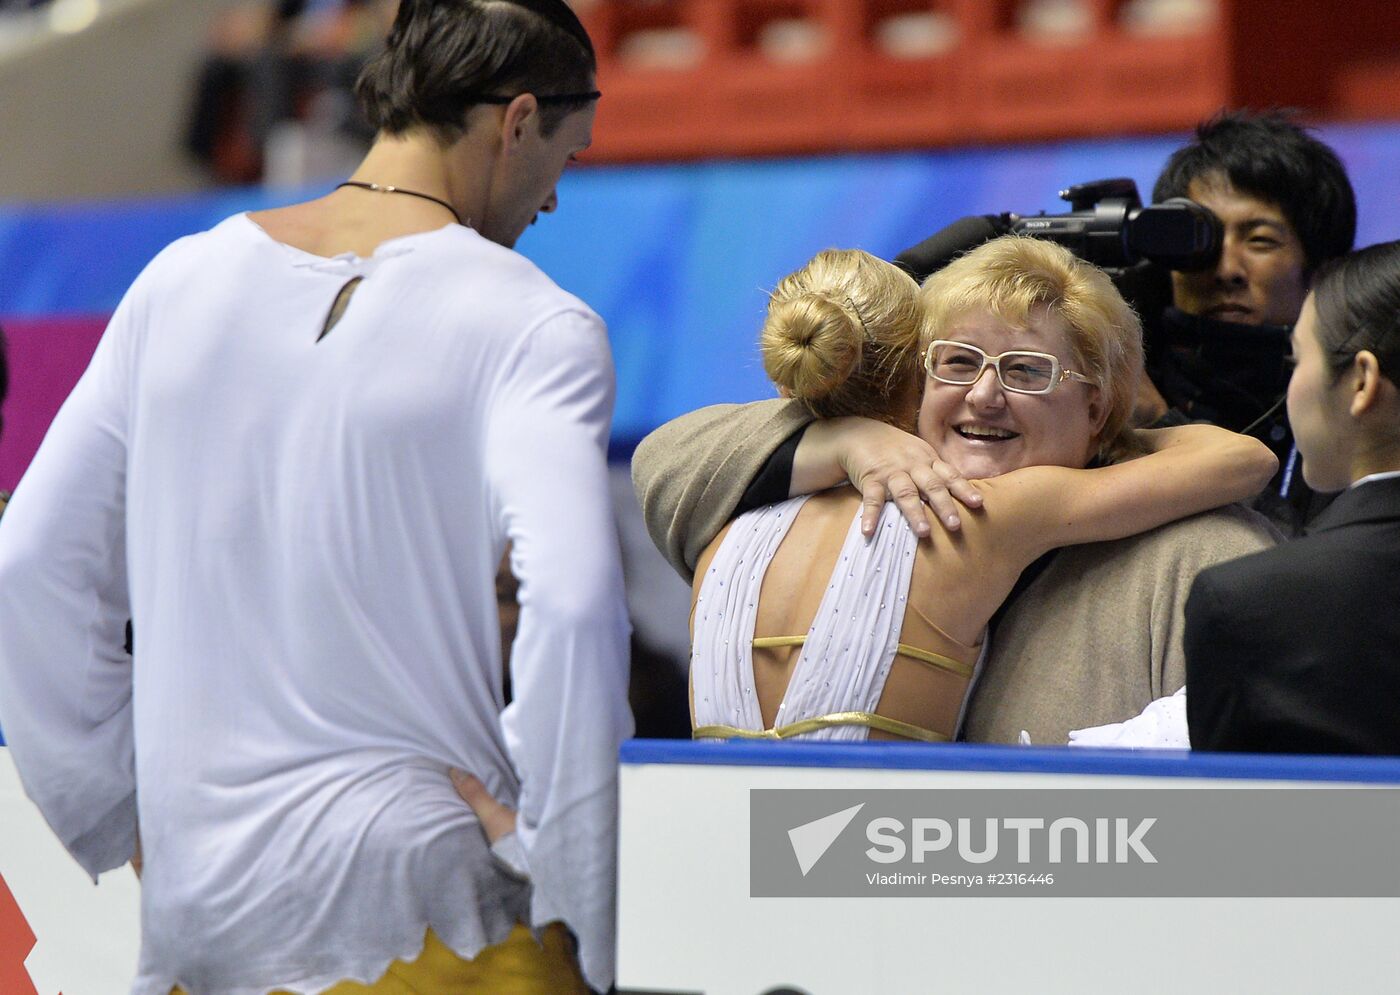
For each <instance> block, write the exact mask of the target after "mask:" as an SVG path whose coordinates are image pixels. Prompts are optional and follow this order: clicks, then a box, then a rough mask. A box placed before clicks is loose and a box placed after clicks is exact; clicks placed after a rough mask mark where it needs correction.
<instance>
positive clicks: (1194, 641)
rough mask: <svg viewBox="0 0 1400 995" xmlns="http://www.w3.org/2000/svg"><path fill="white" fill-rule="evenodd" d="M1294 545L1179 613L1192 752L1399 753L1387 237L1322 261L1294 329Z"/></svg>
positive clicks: (1398, 469)
mask: <svg viewBox="0 0 1400 995" xmlns="http://www.w3.org/2000/svg"><path fill="white" fill-rule="evenodd" d="M1292 358H1293V362H1294V364H1295V365H1294V370H1293V377H1292V379H1291V380H1290V382H1289V384H1288V421H1289V423H1290V424H1291V425H1292V427H1293V433H1294V438H1295V439H1296V441H1297V446H1298V452H1299V454H1300V455H1301V456H1302V458H1303V477H1304V479H1305V480H1306V481H1307V482H1308V486H1310V487H1312V488H1313V489H1314V490H1318V491H1341V494H1340V495H1338V497H1337V499H1336V500H1335V501H1333V502H1332V504H1331V505H1330V506H1328V508H1327V510H1326V511H1324V512H1323V513H1322V514H1321V515H1320V516H1319V517H1318V518H1317V519H1316V520H1315V521H1314V522H1313V523H1312V524H1311V525H1309V526H1308V534H1307V536H1306V537H1305V538H1302V539H1298V540H1296V541H1294V542H1290V543H1287V544H1285V545H1282V546H1279V547H1277V548H1275V549H1272V550H1268V551H1266V552H1263V553H1258V554H1256V555H1253V556H1248V557H1245V558H1243V559H1239V560H1236V561H1234V562H1232V563H1226V564H1222V565H1220V566H1217V567H1213V568H1211V569H1209V570H1206V571H1204V572H1203V573H1202V574H1201V575H1200V576H1199V577H1198V578H1197V579H1196V584H1195V586H1194V587H1193V589H1192V591H1191V598H1190V600H1189V601H1188V602H1187V605H1186V653H1187V657H1186V663H1187V671H1188V675H1189V686H1190V688H1191V690H1190V693H1189V694H1188V695H1187V698H1188V701H1187V713H1188V718H1189V720H1190V729H1191V743H1192V745H1193V746H1194V747H1196V748H1198V749H1215V750H1246V751H1255V752H1292V753H1384V754H1395V753H1400V612H1397V611H1396V578H1397V577H1400V386H1397V384H1400V242H1387V243H1385V244H1382V245H1374V246H1371V247H1370V248H1367V249H1363V250H1361V251H1360V252H1356V253H1353V254H1352V255H1350V256H1346V257H1344V258H1342V259H1340V260H1337V261H1335V262H1332V263H1328V264H1326V265H1324V267H1323V268H1322V269H1321V270H1320V272H1319V273H1318V274H1317V276H1316V278H1315V279H1314V282H1313V290H1312V293H1311V294H1309V295H1308V297H1307V300H1306V301H1305V302H1304V304H1303V311H1302V314H1301V315H1300V316H1299V319H1298V324H1297V326H1296V327H1295V328H1294V329H1293V357H1292Z"/></svg>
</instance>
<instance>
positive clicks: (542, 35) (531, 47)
mask: <svg viewBox="0 0 1400 995" xmlns="http://www.w3.org/2000/svg"><path fill="white" fill-rule="evenodd" d="M596 71H597V57H596V56H595V55H594V52H593V43H592V42H591V41H589V39H588V32H587V31H585V30H584V28H583V25H582V24H580V23H579V19H578V17H577V16H575V15H574V12H573V11H572V10H570V9H569V7H568V5H567V4H565V3H564V0H402V2H401V3H400V4H399V10H398V15H397V16H396V17H395V18H394V26H393V28H392V29H390V31H389V38H388V41H387V42H386V43H385V48H384V51H383V52H381V53H380V54H379V55H377V56H376V57H375V58H374V59H372V60H371V61H370V62H369V64H368V65H367V66H365V69H364V71H363V72H362V73H361V74H360V79H359V81H358V82H357V83H356V84H355V95H356V97H357V98H358V99H359V102H360V108H361V110H362V111H363V112H364V115H365V118H366V119H367V120H368V121H369V124H370V125H371V126H372V127H373V128H374V129H375V130H376V131H384V132H387V133H388V134H391V135H397V134H401V133H403V132H405V131H407V130H408V129H410V128H413V127H415V126H423V125H426V126H428V127H430V128H432V129H434V130H435V131H437V133H438V136H439V138H440V139H441V140H442V141H443V142H444V143H445V144H450V143H451V142H453V141H456V140H457V139H458V138H460V137H461V135H462V132H463V130H464V128H465V116H466V113H467V111H468V110H469V109H470V108H471V107H472V105H474V104H477V103H499V102H500V101H499V100H494V101H489V100H483V99H482V98H483V97H496V98H500V97H515V96H517V95H519V94H521V93H533V94H534V95H535V96H536V97H537V98H542V100H541V104H540V131H541V133H542V134H543V135H544V136H545V137H549V135H550V134H552V133H553V131H554V129H556V128H557V127H559V124H560V122H562V121H563V120H564V118H566V117H568V115H569V114H571V113H572V112H574V111H576V110H579V109H580V108H581V107H583V106H585V105H586V104H587V103H588V102H589V100H590V99H591V98H590V97H589V96H587V94H588V93H589V91H591V90H592V89H593V79H594V75H595V73H596ZM567 94H577V95H580V96H578V97H577V98H576V99H573V100H566V101H555V100H549V99H547V98H550V97H557V96H560V95H567Z"/></svg>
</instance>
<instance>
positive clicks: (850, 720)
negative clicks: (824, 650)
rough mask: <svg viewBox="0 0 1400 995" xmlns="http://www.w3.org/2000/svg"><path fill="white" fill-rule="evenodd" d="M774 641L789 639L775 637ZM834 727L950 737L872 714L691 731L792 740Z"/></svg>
mask: <svg viewBox="0 0 1400 995" xmlns="http://www.w3.org/2000/svg"><path fill="white" fill-rule="evenodd" d="M773 638H777V639H787V638H790V637H788V636H775V637H773ZM799 638H800V637H799ZM832 726H865V727H866V728H868V729H878V730H879V731H880V732H887V733H889V734H890V735H892V736H902V737H904V738H905V739H913V740H917V741H919V742H921V743H946V742H948V741H949V740H950V738H951V737H949V736H945V735H943V734H942V733H941V732H934V731H933V730H932V729H925V728H923V727H922V726H916V725H912V724H910V723H908V722H900V721H899V720H898V719H891V718H887V717H885V716H883V715H876V714H874V713H873V712H832V713H831V714H830V715H817V716H814V717H812V718H810V719H803V720H801V721H800V722H792V723H789V724H788V725H785V726H775V727H774V728H772V729H762V730H754V729H740V728H739V727H738V726H725V725H710V726H697V727H696V728H695V730H694V731H693V732H691V734H690V738H691V739H791V738H792V737H793V736H801V735H802V734H803V733H808V732H816V731H817V730H818V729H830V728H831V727H832Z"/></svg>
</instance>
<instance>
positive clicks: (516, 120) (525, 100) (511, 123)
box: [501, 93, 540, 155]
mask: <svg viewBox="0 0 1400 995" xmlns="http://www.w3.org/2000/svg"><path fill="white" fill-rule="evenodd" d="M539 117H540V105H539V101H537V100H536V99H535V95H534V94H533V93H522V94H521V95H520V96H518V97H516V98H515V99H514V100H512V101H511V102H510V103H508V104H506V109H505V113H504V114H502V115H501V150H502V151H503V152H505V153H506V154H507V155H510V154H511V153H513V152H516V151H518V150H519V148H520V145H521V143H522V142H523V141H524V140H525V137H526V136H527V135H528V134H529V133H530V132H531V131H534V130H538V129H539V126H540V121H539Z"/></svg>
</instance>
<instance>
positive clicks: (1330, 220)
mask: <svg viewBox="0 0 1400 995" xmlns="http://www.w3.org/2000/svg"><path fill="white" fill-rule="evenodd" d="M1169 197H1188V198H1190V199H1191V200H1194V201H1195V202H1196V203H1198V204H1200V205H1202V206H1203V207H1207V208H1209V209H1210V210H1211V211H1212V212H1213V213H1214V214H1215V215H1216V216H1217V217H1218V218H1219V219H1220V222H1221V226H1222V229H1223V235H1224V238H1223V245H1222V249H1221V253H1220V259H1219V261H1218V262H1217V264H1216V265H1215V267H1214V268H1213V269H1207V270H1203V271H1200V272H1194V273H1173V274H1172V275H1171V292H1172V304H1173V306H1172V307H1169V308H1167V309H1166V310H1165V311H1164V312H1162V313H1161V315H1160V318H1159V319H1158V322H1159V324H1158V327H1157V328H1156V329H1155V331H1156V332H1157V334H1155V335H1149V343H1150V344H1151V350H1150V353H1149V356H1148V366H1147V371H1148V376H1149V377H1150V381H1151V382H1150V383H1149V382H1144V384H1143V390H1142V392H1141V395H1140V397H1139V404H1138V410H1137V418H1138V420H1139V421H1140V422H1141V423H1143V424H1158V425H1170V424H1179V423H1181V422H1183V421H1210V422H1214V423H1216V424H1218V425H1223V426H1224V427H1226V428H1230V429H1234V430H1235V431H1237V432H1241V431H1242V432H1248V433H1249V434H1252V435H1256V436H1258V437H1259V438H1261V439H1263V440H1264V441H1265V442H1267V443H1268V444H1269V445H1270V447H1271V448H1273V450H1274V452H1275V454H1276V455H1277V456H1278V457H1279V465H1280V469H1279V475H1278V477H1276V478H1275V480H1274V481H1273V482H1272V484H1271V485H1270V486H1269V487H1268V488H1267V489H1266V490H1265V491H1264V492H1263V493H1262V494H1261V495H1260V496H1259V498H1258V499H1256V501H1255V503H1254V506H1255V508H1256V509H1257V510H1259V511H1261V512H1263V513H1264V514H1265V515H1267V516H1268V517H1269V518H1270V519H1272V520H1273V521H1274V523H1275V524H1276V525H1278V526H1279V528H1281V529H1282V530H1283V531H1284V533H1285V534H1288V535H1296V534H1298V533H1299V532H1300V531H1301V529H1302V526H1303V525H1304V524H1305V523H1306V522H1307V521H1310V520H1311V519H1312V517H1313V516H1315V515H1316V514H1317V512H1318V511H1320V510H1321V509H1322V507H1324V506H1325V504H1326V500H1325V499H1324V498H1322V497H1320V496H1318V495H1316V494H1314V493H1313V491H1312V490H1311V489H1309V488H1308V486H1307V485H1306V484H1305V483H1304V482H1303V479H1302V474H1301V473H1299V472H1298V469H1297V453H1296V450H1295V449H1294V447H1293V434H1292V432H1291V431H1290V430H1289V427H1288V421H1287V418H1286V415H1285V413H1284V411H1283V406H1282V400H1283V392H1284V389H1285V387H1286V386H1287V383H1288V363H1287V356H1288V332H1289V329H1290V328H1291V327H1292V325H1293V324H1294V322H1296V321H1297V320H1298V312H1299V310H1300V309H1301V308H1302V306H1303V298H1304V297H1306V296H1307V292H1308V286H1309V284H1310V283H1311V281H1312V274H1313V272H1314V271H1315V270H1316V269H1317V267H1318V266H1319V265H1320V264H1321V263H1324V262H1326V261H1327V260H1329V259H1334V258H1336V257H1338V256H1342V255H1345V254H1346V253H1347V252H1349V251H1350V250H1351V247H1352V243H1353V241H1354V239H1355V236H1356V197H1355V194H1354V193H1353V192H1352V187H1351V181H1350V180H1349V179H1348V178H1347V174H1346V170H1345V168H1343V166H1342V163H1341V161H1340V160H1339V159H1338V158H1337V155H1336V153H1335V152H1333V151H1332V149H1331V148H1330V147H1328V146H1327V145H1325V144H1324V143H1322V142H1320V141H1318V140H1317V139H1316V138H1314V137H1312V136H1311V135H1309V134H1308V133H1307V132H1306V131H1304V130H1303V129H1302V128H1301V127H1299V126H1298V125H1297V124H1296V123H1294V122H1293V121H1292V120H1290V119H1289V118H1288V117H1287V116H1285V115H1283V114H1281V113H1278V112H1271V113H1265V114H1250V113H1246V112H1234V113H1226V114H1221V115H1219V116H1218V117H1215V118H1213V119H1211V120H1210V121H1207V122H1205V123H1203V124H1202V125H1201V126H1200V127H1199V128H1198V129H1197V130H1196V139H1195V141H1194V142H1192V143H1190V144H1188V145H1185V146H1183V147H1181V148H1179V149H1177V150H1176V151H1175V152H1174V153H1172V156H1171V158H1170V159H1168V160H1167V164H1166V167H1165V168H1164V169H1163V170H1162V174H1161V176H1159V177H1158V179H1157V183H1156V185H1155V186H1154V187H1153V189H1152V199H1153V200H1154V201H1156V202H1160V201H1163V200H1166V199H1167V198H1169ZM1143 317H1144V321H1145V322H1148V323H1151V322H1152V321H1153V319H1154V316H1153V315H1150V314H1144V316H1143Z"/></svg>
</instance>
